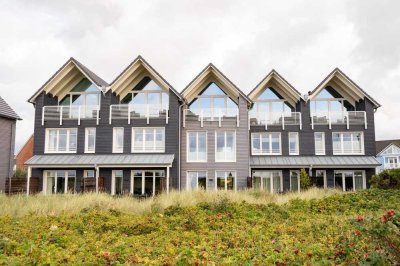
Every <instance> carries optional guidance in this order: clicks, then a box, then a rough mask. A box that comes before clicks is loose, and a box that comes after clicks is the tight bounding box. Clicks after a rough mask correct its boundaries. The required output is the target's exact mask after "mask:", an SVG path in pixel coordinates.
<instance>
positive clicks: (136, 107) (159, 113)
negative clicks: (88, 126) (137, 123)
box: [109, 104, 169, 124]
mask: <svg viewBox="0 0 400 266" xmlns="http://www.w3.org/2000/svg"><path fill="white" fill-rule="evenodd" d="M150 118H165V123H166V124H168V119H169V108H168V106H165V105H161V104H114V105H110V118H109V123H110V124H111V123H112V120H114V119H117V120H118V119H125V120H127V121H128V124H130V123H131V120H132V119H146V120H147V124H149V123H150Z"/></svg>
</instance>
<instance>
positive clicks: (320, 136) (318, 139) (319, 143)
mask: <svg viewBox="0 0 400 266" xmlns="http://www.w3.org/2000/svg"><path fill="white" fill-rule="evenodd" d="M314 143H315V155H325V133H324V132H314Z"/></svg>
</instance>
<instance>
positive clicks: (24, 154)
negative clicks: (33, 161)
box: [15, 135, 33, 170]
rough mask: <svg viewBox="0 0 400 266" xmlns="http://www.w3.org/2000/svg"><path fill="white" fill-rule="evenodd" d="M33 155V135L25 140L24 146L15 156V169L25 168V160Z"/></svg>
mask: <svg viewBox="0 0 400 266" xmlns="http://www.w3.org/2000/svg"><path fill="white" fill-rule="evenodd" d="M32 156H33V135H31V136H30V137H29V139H28V140H27V141H26V142H25V144H24V146H22V148H21V149H20V150H19V152H18V153H17V155H16V156H15V167H16V169H24V170H25V169H26V165H25V162H26V161H27V160H29V159H30V158H31V157H32Z"/></svg>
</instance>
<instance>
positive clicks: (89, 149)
mask: <svg viewBox="0 0 400 266" xmlns="http://www.w3.org/2000/svg"><path fill="white" fill-rule="evenodd" d="M95 151H96V128H94V127H88V128H85V153H95Z"/></svg>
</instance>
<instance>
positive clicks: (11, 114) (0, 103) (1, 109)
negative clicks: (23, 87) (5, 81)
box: [0, 96, 22, 120]
mask: <svg viewBox="0 0 400 266" xmlns="http://www.w3.org/2000/svg"><path fill="white" fill-rule="evenodd" d="M0 117H5V118H10V119H15V120H22V119H21V117H19V116H18V115H17V113H16V112H15V111H14V110H13V109H12V108H11V107H10V106H9V105H8V104H7V103H6V101H5V100H4V99H3V98H1V96H0Z"/></svg>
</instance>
